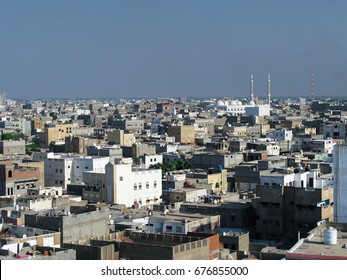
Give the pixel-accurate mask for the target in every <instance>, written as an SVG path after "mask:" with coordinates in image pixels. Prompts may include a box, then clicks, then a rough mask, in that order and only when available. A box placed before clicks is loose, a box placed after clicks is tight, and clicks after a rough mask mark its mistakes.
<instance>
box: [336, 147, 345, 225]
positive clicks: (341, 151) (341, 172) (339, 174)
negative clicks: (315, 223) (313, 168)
mask: <svg viewBox="0 0 347 280" xmlns="http://www.w3.org/2000/svg"><path fill="white" fill-rule="evenodd" d="M333 160H334V222H336V223H347V184H346V182H347V145H336V146H334V153H333Z"/></svg>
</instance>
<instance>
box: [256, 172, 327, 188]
mask: <svg viewBox="0 0 347 280" xmlns="http://www.w3.org/2000/svg"><path fill="white" fill-rule="evenodd" d="M332 184H333V179H332V178H331V177H324V178H322V177H321V173H320V170H319V169H312V170H308V171H305V170H304V169H303V168H301V167H300V168H296V170H295V172H293V170H292V169H290V168H288V172H283V173H281V172H271V171H270V172H268V171H267V172H263V173H262V175H260V185H264V186H272V185H274V186H275V185H281V186H291V187H295V188H323V187H328V186H331V185H332Z"/></svg>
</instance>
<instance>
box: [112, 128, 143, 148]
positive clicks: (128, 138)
mask: <svg viewBox="0 0 347 280" xmlns="http://www.w3.org/2000/svg"><path fill="white" fill-rule="evenodd" d="M107 140H108V142H110V143H114V144H119V145H121V146H129V147H130V146H132V145H133V144H134V143H135V141H136V139H135V135H134V134H133V133H127V132H125V131H124V130H121V129H115V130H113V131H110V132H108V133H107Z"/></svg>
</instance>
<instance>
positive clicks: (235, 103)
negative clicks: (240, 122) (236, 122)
mask: <svg viewBox="0 0 347 280" xmlns="http://www.w3.org/2000/svg"><path fill="white" fill-rule="evenodd" d="M208 108H210V109H211V108H212V109H217V110H218V111H219V112H220V113H222V112H225V113H229V114H230V115H233V116H236V115H242V114H244V113H245V105H243V104H242V102H241V101H239V100H229V101H228V100H226V101H223V100H218V101H217V105H216V106H213V105H212V106H208Z"/></svg>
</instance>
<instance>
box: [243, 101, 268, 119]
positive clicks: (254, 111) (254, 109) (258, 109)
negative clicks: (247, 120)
mask: <svg viewBox="0 0 347 280" xmlns="http://www.w3.org/2000/svg"><path fill="white" fill-rule="evenodd" d="M245 113H246V115H248V116H258V117H262V116H270V105H268V104H263V105H254V106H252V105H248V106H246V107H245Z"/></svg>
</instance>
